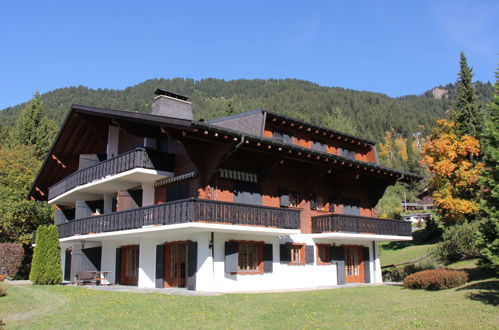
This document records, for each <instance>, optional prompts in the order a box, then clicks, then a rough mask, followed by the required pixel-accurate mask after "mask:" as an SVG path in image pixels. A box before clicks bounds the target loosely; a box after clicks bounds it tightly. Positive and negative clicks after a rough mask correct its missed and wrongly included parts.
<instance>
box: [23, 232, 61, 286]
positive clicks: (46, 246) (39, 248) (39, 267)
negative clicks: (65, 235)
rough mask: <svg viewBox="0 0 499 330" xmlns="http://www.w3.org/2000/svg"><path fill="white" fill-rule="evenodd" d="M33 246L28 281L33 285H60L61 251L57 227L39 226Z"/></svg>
mask: <svg viewBox="0 0 499 330" xmlns="http://www.w3.org/2000/svg"><path fill="white" fill-rule="evenodd" d="M35 244H36V245H35V251H34V253H33V261H32V263H31V272H30V274H29V279H30V280H31V282H33V283H34V284H59V283H61V281H62V269H61V251H60V247H59V233H58V231H57V227H56V226H54V225H49V226H39V227H38V228H37V230H36V242H35Z"/></svg>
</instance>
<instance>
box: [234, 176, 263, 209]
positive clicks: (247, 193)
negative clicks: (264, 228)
mask: <svg viewBox="0 0 499 330" xmlns="http://www.w3.org/2000/svg"><path fill="white" fill-rule="evenodd" d="M234 188H235V189H234V202H235V203H243V204H252V205H262V187H261V186H260V185H259V184H256V183H252V182H244V181H237V182H236V184H235V187H234Z"/></svg>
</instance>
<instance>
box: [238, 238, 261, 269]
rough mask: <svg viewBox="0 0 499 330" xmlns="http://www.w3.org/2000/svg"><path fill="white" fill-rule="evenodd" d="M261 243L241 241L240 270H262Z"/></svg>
mask: <svg viewBox="0 0 499 330" xmlns="http://www.w3.org/2000/svg"><path fill="white" fill-rule="evenodd" d="M260 246H261V244H252V243H241V244H239V251H238V252H239V255H238V260H239V263H238V266H237V270H238V272H260V269H259V266H260V260H261V257H260V255H259V254H260V253H259V247H260Z"/></svg>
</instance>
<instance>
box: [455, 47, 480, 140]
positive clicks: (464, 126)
mask: <svg viewBox="0 0 499 330" xmlns="http://www.w3.org/2000/svg"><path fill="white" fill-rule="evenodd" d="M459 66H460V71H459V78H458V81H457V87H458V91H459V96H458V98H457V102H456V104H455V107H454V109H453V111H452V113H451V120H452V121H453V122H455V123H456V127H455V130H456V133H457V135H458V136H459V137H461V136H465V135H469V136H471V137H473V138H475V139H478V140H480V137H481V134H482V130H483V114H482V110H481V106H480V103H479V102H478V96H477V94H476V89H475V86H474V85H473V81H472V79H473V70H472V68H470V67H469V66H468V61H467V59H466V56H465V55H464V53H463V52H461V59H460V62H459Z"/></svg>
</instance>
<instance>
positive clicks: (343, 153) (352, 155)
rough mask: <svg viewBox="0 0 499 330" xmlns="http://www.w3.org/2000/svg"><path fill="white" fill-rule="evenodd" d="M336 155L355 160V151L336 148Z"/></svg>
mask: <svg viewBox="0 0 499 330" xmlns="http://www.w3.org/2000/svg"><path fill="white" fill-rule="evenodd" d="M338 155H340V156H343V157H346V158H349V159H355V151H353V150H350V149H346V148H338Z"/></svg>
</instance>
